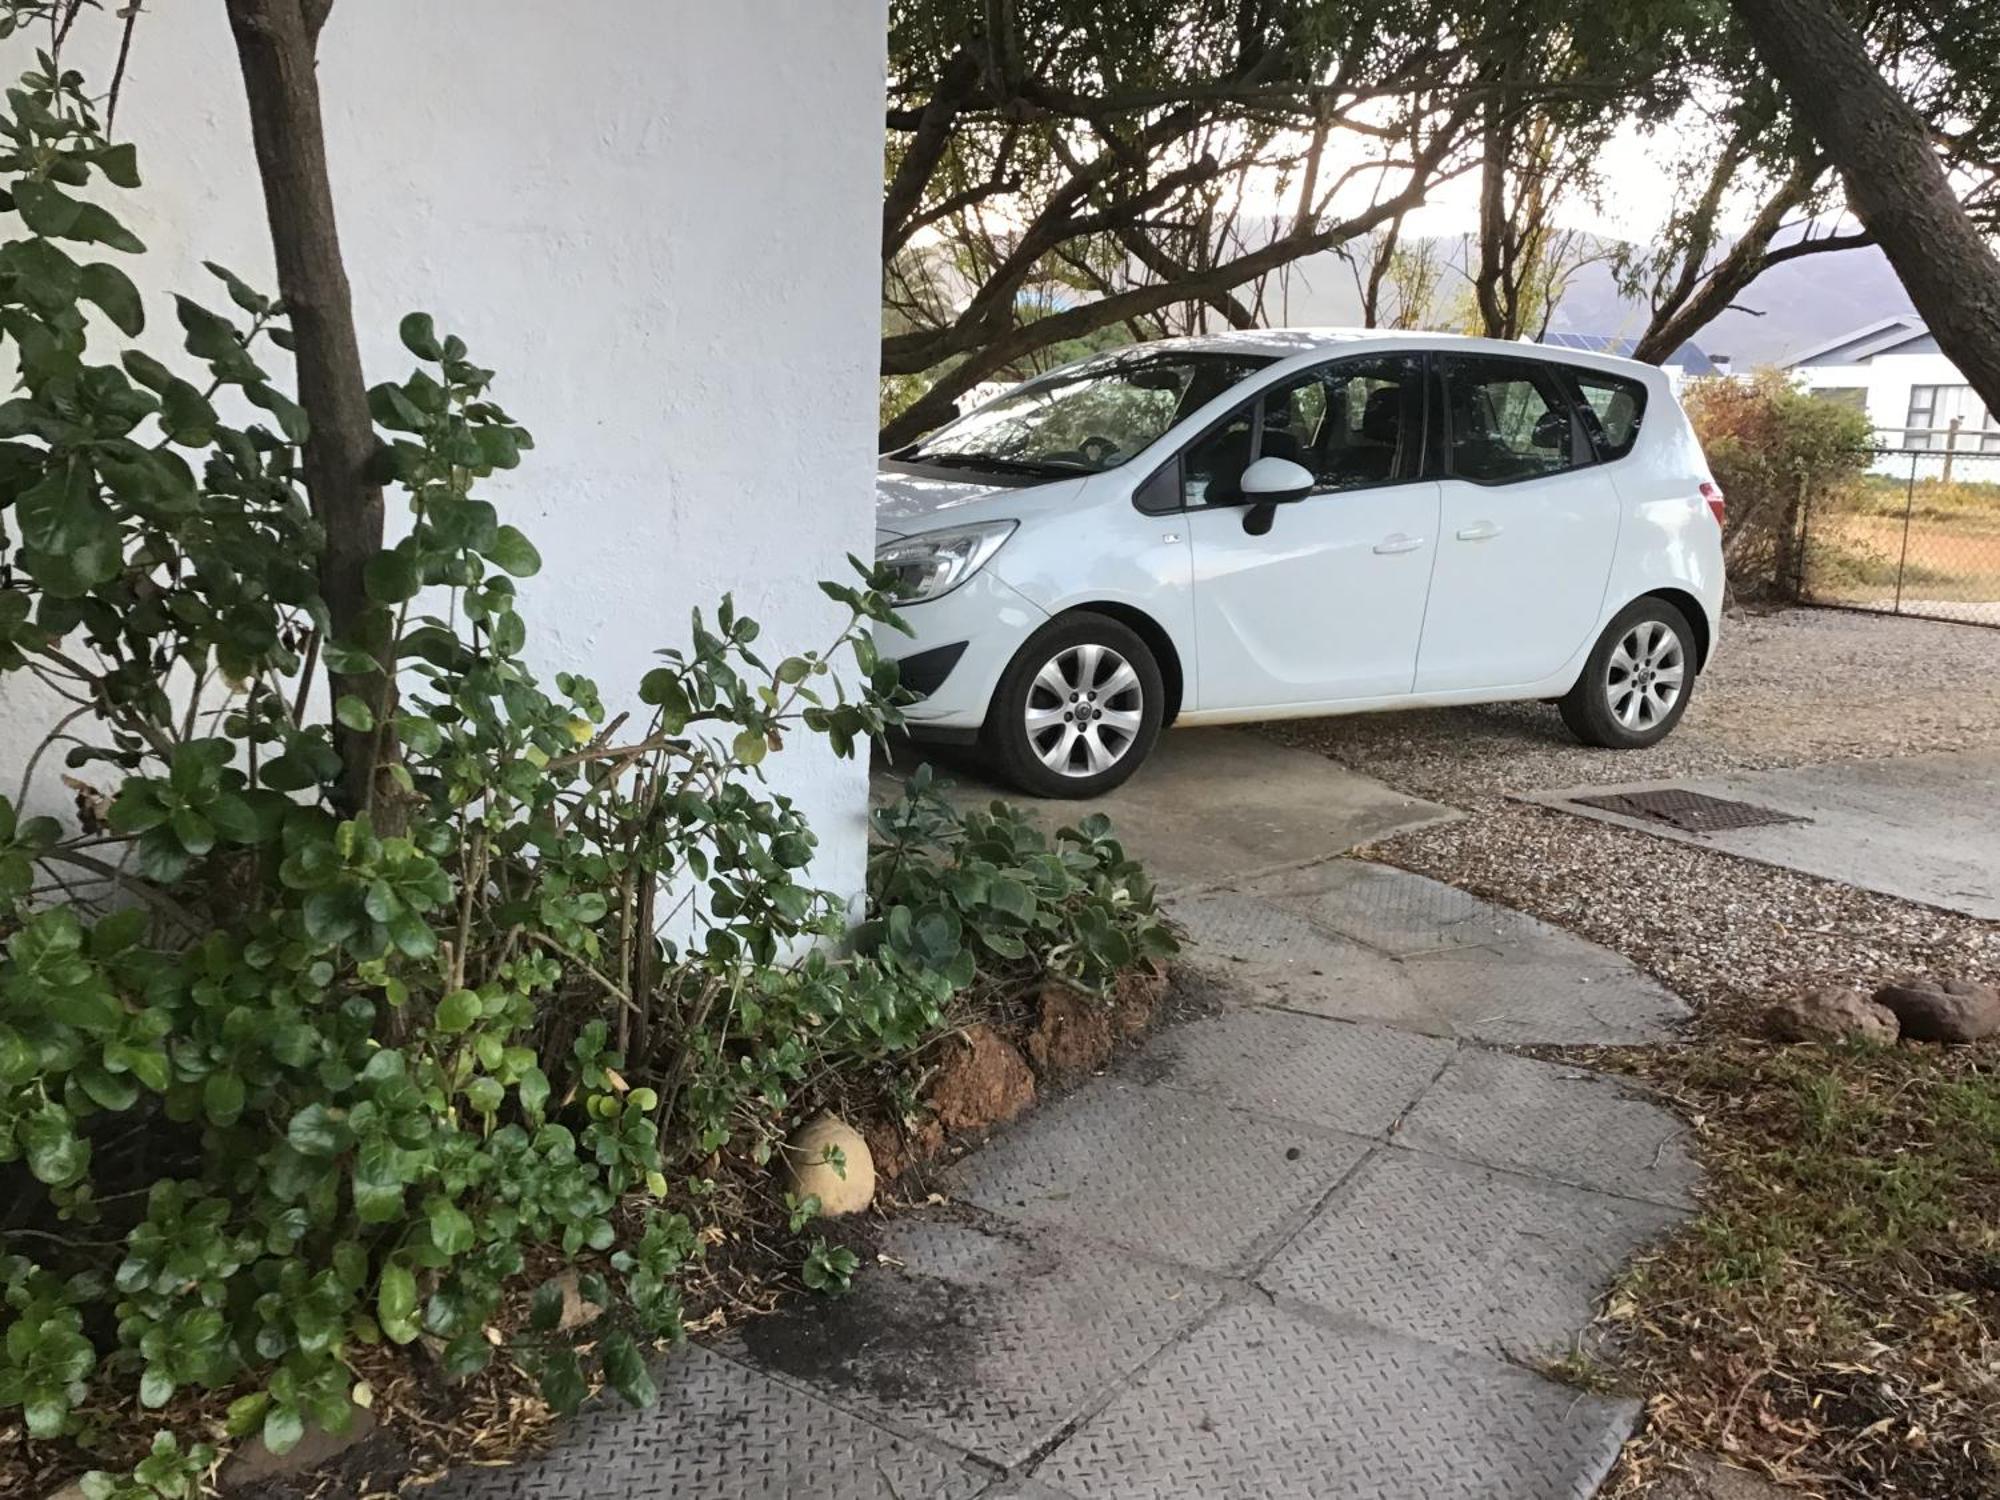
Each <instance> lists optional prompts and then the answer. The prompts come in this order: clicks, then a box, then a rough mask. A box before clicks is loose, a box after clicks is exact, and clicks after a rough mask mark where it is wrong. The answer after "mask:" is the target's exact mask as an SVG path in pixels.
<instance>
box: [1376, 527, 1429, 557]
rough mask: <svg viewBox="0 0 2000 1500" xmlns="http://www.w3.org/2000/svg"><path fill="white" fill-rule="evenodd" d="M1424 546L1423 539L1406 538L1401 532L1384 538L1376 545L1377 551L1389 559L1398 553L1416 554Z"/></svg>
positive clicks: (1417, 537)
mask: <svg viewBox="0 0 2000 1500" xmlns="http://www.w3.org/2000/svg"><path fill="white" fill-rule="evenodd" d="M1423 544H1424V539H1423V538H1422V537H1420V536H1404V535H1403V533H1402V532H1400V531H1399V532H1397V533H1396V534H1395V535H1394V536H1385V537H1383V538H1382V540H1381V541H1379V542H1377V543H1376V544H1375V550H1376V551H1377V552H1379V553H1381V554H1382V555H1383V556H1384V557H1387V556H1389V555H1390V554H1392V553H1396V552H1414V551H1416V550H1417V548H1419V547H1421V546H1423Z"/></svg>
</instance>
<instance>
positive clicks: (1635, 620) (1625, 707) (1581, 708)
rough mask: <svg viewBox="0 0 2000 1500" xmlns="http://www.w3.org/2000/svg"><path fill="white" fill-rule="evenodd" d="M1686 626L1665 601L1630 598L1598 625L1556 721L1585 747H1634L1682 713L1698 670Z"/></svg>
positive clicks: (1653, 738)
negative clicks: (1601, 630)
mask: <svg viewBox="0 0 2000 1500" xmlns="http://www.w3.org/2000/svg"><path fill="white" fill-rule="evenodd" d="M1697 670H1698V668H1697V663H1696V648H1695V637H1694V631H1693V629H1692V628H1691V627H1690V626H1689V625H1688V622H1687V616H1686V615H1684V614H1682V613H1681V612H1680V611H1679V610H1678V609H1676V608H1674V606H1673V605H1671V604H1669V603H1667V601H1666V600H1664V599H1654V598H1645V599H1635V600H1633V601H1632V602H1631V603H1630V604H1628V605H1626V606H1625V608H1623V609H1621V610H1620V611H1619V612H1618V613H1617V615H1616V616H1614V617H1613V619H1612V621H1611V623H1610V624H1609V625H1607V626H1605V627H1604V634H1603V635H1601V636H1599V637H1598V638H1597V644H1596V645H1595V646H1593V647H1591V650H1590V659H1589V660H1588V661H1586V662H1585V663H1584V666H1583V675H1582V676H1580V677H1579V678H1577V680H1576V686H1574V687H1572V688H1571V689H1570V690H1569V692H1568V693H1567V694H1566V695H1565V696H1564V698H1563V699H1562V702H1561V712H1562V718H1563V723H1565V724H1567V725H1568V726H1569V731H1570V733H1571V734H1573V735H1575V736H1576V737H1577V738H1578V739H1579V740H1581V741H1583V743H1584V744H1586V745H1597V746H1601V747H1602V748H1604V749H1606V750H1639V749H1643V748H1644V747H1645V746H1647V745H1653V744H1657V743H1659V742H1660V741H1661V740H1663V739H1665V738H1666V737H1667V735H1668V734H1669V733H1670V732H1671V731H1672V729H1673V727H1674V725H1676V724H1678V723H1679V722H1680V720H1681V715H1682V714H1684V713H1686V712H1687V706H1688V699H1689V697H1691V696H1692V695H1693V693H1694V684H1695V676H1696V672H1697Z"/></svg>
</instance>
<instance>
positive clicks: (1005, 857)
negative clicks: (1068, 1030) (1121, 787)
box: [855, 766, 1177, 990]
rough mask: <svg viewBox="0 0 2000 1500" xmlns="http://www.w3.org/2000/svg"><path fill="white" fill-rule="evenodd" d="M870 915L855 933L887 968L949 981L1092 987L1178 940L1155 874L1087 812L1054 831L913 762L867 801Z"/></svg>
mask: <svg viewBox="0 0 2000 1500" xmlns="http://www.w3.org/2000/svg"><path fill="white" fill-rule="evenodd" d="M873 829H874V842H873V844H872V846H871V848H870V851H869V857H868V896H869V910H870V912H871V916H870V917H869V919H868V920H867V921H866V922H864V923H863V924H862V925H861V927H860V929H859V931H858V932H857V934H856V939H855V945H856V947H857V948H858V949H859V950H860V951H861V952H862V953H863V954H868V955H872V956H875V957H876V958H878V959H879V960H880V961H881V962H882V964H883V965H884V967H886V968H888V969H890V970H891V971H904V970H907V969H909V968H911V967H913V966H915V967H919V968H927V969H929V970H932V971H934V972H937V973H942V974H943V975H945V976H946V977H947V978H948V979H949V980H950V981H951V982H952V984H953V985H954V986H957V987H962V986H965V985H969V984H971V983H972V982H973V979H974V976H975V975H978V974H985V975H987V976H989V977H990V978H992V979H993V980H995V981H996V982H1000V983H1003V984H1004V983H1009V982H1011V981H1012V980H1013V979H1016V978H1018V977H1022V976H1024V975H1025V976H1026V977H1031V978H1039V977H1041V976H1043V975H1047V976H1049V977H1053V978H1058V979H1062V980H1064V981H1066V982H1068V983H1070V984H1073V985H1075V986H1077V987H1078V988H1081V989H1086V990H1102V989H1103V988H1105V987H1106V986H1107V985H1108V984H1109V983H1110V981H1111V980H1113V979H1114V978H1116V977H1117V975H1118V974H1119V973H1120V971H1122V970H1124V969H1127V968H1130V967H1131V966H1132V965H1133V964H1135V963H1138V962H1140V961H1142V960H1148V959H1161V958H1166V957H1169V956H1170V955H1172V954H1173V953H1174V952H1176V951H1177V948H1176V944H1175V941H1174V936H1173V933H1172V930H1171V929H1170V928H1169V927H1168V926H1167V924H1166V922H1165V920H1164V919H1163V918H1162V917H1161V916H1160V913H1159V908H1158V906H1157V904H1156V903H1155V900H1154V894H1153V883H1152V881H1151V879H1150V878H1148V876H1147V875H1146V872H1145V871H1144V870H1143V869H1141V868H1140V867H1139V865H1138V864H1137V863H1136V862H1135V861H1133V860H1132V859H1130V858H1129V857H1128V856H1127V855H1126V853H1125V850H1124V847H1123V846H1122V845H1121V844H1120V843H1119V842H1118V841H1117V840H1116V839H1114V838H1113V837H1112V836H1111V820H1110V819H1108V818H1106V817H1105V816H1104V815H1103V814H1102V813H1092V814H1090V815H1089V816H1088V817H1086V818H1084V819H1083V820H1082V821H1081V822H1080V823H1079V824H1078V825H1077V826H1076V827H1074V828H1063V829H1061V830H1059V831H1058V832H1057V834H1056V836H1055V839H1054V840H1053V842H1051V840H1050V839H1049V838H1048V837H1047V836H1046V835H1045V834H1044V833H1043V832H1042V831H1041V829H1039V828H1038V827H1037V826H1036V825H1035V824H1034V823H1033V822H1032V821H1031V820H1030V819H1029V818H1028V817H1027V816H1026V815H1025V814H1024V813H1023V812H1022V811H1021V810H1020V809H1019V808H1016V807H1012V806H1009V805H1008V804H1007V803H1004V802H995V803H993V804H992V805H991V806H990V807H988V808H987V809H986V810H985V811H973V812H960V811H959V810H958V808H956V807H955V806H954V805H953V804H952V803H951V802H949V801H948V800H947V799H946V798H945V797H944V796H943V794H942V793H941V792H940V790H939V789H938V787H937V785H936V784H935V783H934V781H933V780H932V777H931V771H930V768H929V767H928V766H922V767H919V768H918V769H917V771H916V773H915V774H914V775H913V776H911V778H910V780H909V782H908V783H907V785H906V787H905V790H904V795H903V797H902V799H901V800H899V801H898V802H896V803H894V804H892V805H890V806H888V807H884V808H879V809H877V810H876V812H875V814H874V818H873Z"/></svg>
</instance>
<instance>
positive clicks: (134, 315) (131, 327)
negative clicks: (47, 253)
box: [78, 261, 146, 335]
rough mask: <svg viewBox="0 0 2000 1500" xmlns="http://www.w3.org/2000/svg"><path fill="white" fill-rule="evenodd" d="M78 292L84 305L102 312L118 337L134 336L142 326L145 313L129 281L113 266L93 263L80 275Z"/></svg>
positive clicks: (143, 326)
mask: <svg viewBox="0 0 2000 1500" xmlns="http://www.w3.org/2000/svg"><path fill="white" fill-rule="evenodd" d="M78 290H79V292H80V293H81V294H82V296H83V297H84V299H85V300H86V301H90V302H95V303H96V304H97V305H98V306H99V307H101V308H102V309H104V315H105V316H106V317H107V318H109V319H110V320H111V321H112V323H113V324H115V325H116V326H117V329H118V331H119V332H120V333H123V334H128V335H137V334H138V333H139V332H140V331H142V330H143V329H144V328H145V326H146V310H145V307H144V306H143V305H142V304H141V303H140V300H139V289H138V288H137V287H136V286H134V285H133V284H132V278H131V277H129V276H127V275H126V274H125V273H124V272H123V271H121V270H119V269H118V268H117V267H116V266H113V265H109V264H106V263H105V262H103V261H94V262H92V263H91V264H90V265H87V266H85V267H84V268H83V270H82V272H81V273H80V280H79V285H78Z"/></svg>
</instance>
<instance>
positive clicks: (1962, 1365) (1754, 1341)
mask: <svg viewBox="0 0 2000 1500" xmlns="http://www.w3.org/2000/svg"><path fill="white" fill-rule="evenodd" d="M1570 1055H1571V1056H1577V1055H1578V1054H1575V1053H1572V1054H1570ZM1579 1060H1588V1061H1589V1062H1590V1063H1591V1064H1592V1065H1593V1066H1596V1067H1600V1068H1605V1069H1608V1070H1610V1071H1614V1072H1620V1073H1626V1074H1629V1075H1633V1076H1636V1077H1639V1078H1643V1079H1644V1080H1645V1081H1646V1082H1647V1083H1649V1084H1650V1085H1652V1086H1653V1087H1654V1088H1655V1089H1657V1090H1659V1091H1660V1093H1661V1094H1662V1095H1663V1096H1665V1097H1666V1098H1667V1099H1669V1100H1670V1101H1672V1102H1673V1104H1674V1105H1675V1106H1676V1107H1677V1108H1678V1109H1679V1110H1680V1111H1681V1113H1682V1114H1683V1115H1684V1116H1685V1117H1686V1118H1687V1119H1688V1120H1689V1121H1690V1122H1691V1123H1692V1125H1693V1126H1694V1128H1695V1130H1696V1132H1697V1135H1698V1139H1699V1142H1700V1147H1701V1156H1702V1160H1703V1164H1704V1166H1705V1167H1706V1169H1707V1171H1708V1177H1709V1181H1708V1187H1707V1190H1706V1192H1705V1194H1704V1197H1703V1208H1702V1211H1701V1213H1700V1215H1699V1216H1698V1217H1697V1218H1696V1219H1695V1220H1694V1221H1693V1222H1692V1224H1691V1225H1689V1226H1688V1227H1687V1228H1686V1229H1685V1230H1684V1231H1683V1232H1681V1233H1680V1234H1678V1235H1677V1236H1675V1237H1674V1238H1673V1239H1672V1240H1671V1241H1669V1242H1668V1243H1667V1244H1666V1245H1665V1246H1663V1247H1662V1248H1661V1249H1659V1250H1658V1251H1656V1252H1654V1253H1653V1254H1650V1255H1648V1256H1646V1257H1645V1258H1643V1259H1641V1260H1640V1261H1639V1262H1637V1263H1636V1264H1635V1265H1634V1266H1633V1267H1631V1268H1630V1269H1629V1270H1628V1271H1627V1273H1626V1274H1625V1276H1624V1278H1623V1279H1622V1281H1621V1282H1620V1284H1619V1286H1618V1287H1617V1289H1616V1290H1615V1291H1614V1292H1613V1294H1612V1296H1611V1298H1610V1299H1609V1302H1608V1303H1607V1307H1606V1312H1605V1324H1606V1326H1607V1328H1608V1329H1609V1330H1610V1331H1611V1332H1612V1333H1613V1334H1614V1335H1616V1336H1617V1337H1616V1344H1615V1347H1616V1354H1615V1356H1613V1361H1612V1365H1611V1374H1612V1377H1613V1378H1615V1379H1616V1380H1618V1381H1619V1382H1621V1383H1622V1384H1625V1385H1626V1386H1627V1388H1629V1389H1634V1390H1636V1391H1637V1392H1638V1393H1639V1394H1642V1395H1643V1396H1644V1397H1645V1399H1646V1403H1647V1413H1648V1421H1647V1423H1646V1426H1645V1430H1644V1431H1643V1433H1642V1434H1641V1435H1640V1437H1639V1438H1638V1439H1637V1440H1636V1441H1635V1442H1634V1443H1633V1444H1632V1445H1631V1446H1630V1447H1628V1449H1627V1451H1626V1453H1625V1455H1624V1458H1623V1460H1622V1462H1621V1464H1620V1468H1619V1471H1618V1473H1617V1474H1616V1475H1614V1477H1613V1481H1612V1483H1611V1484H1610V1485H1609V1486H1608V1487H1607V1488H1606V1490H1605V1494H1606V1495H1608V1496H1628V1495H1638V1494H1643V1493H1645V1492H1646V1490H1647V1488H1648V1486H1649V1484H1650V1483H1651V1482H1652V1481H1653V1480H1654V1479H1655V1478H1656V1477H1657V1476H1658V1475H1660V1474H1661V1473H1663V1472H1664V1471H1665V1470H1667V1469H1668V1468H1670V1467H1672V1465H1673V1460H1674V1457H1675V1455H1676V1453H1677V1452H1678V1451H1680V1450H1683V1449H1698V1450H1704V1451H1708V1452H1712V1453H1716V1454H1719V1455H1722V1456H1724V1457H1726V1458H1727V1459H1729V1460H1730V1461H1731V1462H1732V1463H1734V1464H1737V1465H1739V1466H1742V1467H1745V1468H1750V1469H1753V1470H1756V1471H1758V1472H1761V1473H1763V1474H1765V1475H1767V1476H1768V1477H1770V1478H1772V1479H1774V1480H1777V1481H1780V1482H1782V1483H1785V1484H1787V1485H1791V1486H1796V1487H1798V1488H1800V1489H1803V1490H1806V1491H1808V1492H1810V1493H1817V1494H1824V1495H1842V1496H1849V1495H1851V1496H1870V1497H1890V1496H1909V1497H1913V1500H1916V1497H1922V1500H1960V1497H1963V1500H1972V1497H1988V1500H1990V1497H1992V1496H1994V1495H1996V1494H2000V1056H1996V1054H1995V1052H1994V1051H1993V1050H1992V1049H1990V1048H1966V1049H1960V1050H1957V1051H1952V1052H1940V1051H1938V1050H1936V1049H1924V1048H1919V1047H1916V1046H1913V1045H1907V1044H1906V1045H1902V1046H1895V1047H1870V1046H1866V1045H1864V1044H1856V1045H1853V1046H1850V1047H1833V1048H1823V1047H1796V1048H1779V1047H1772V1046H1769V1045H1767V1044H1763V1043H1760V1042H1755V1041H1749V1040H1744V1039H1740V1038H1732V1037H1728V1036H1717V1037H1712V1038H1706V1039H1704V1040H1703V1041H1702V1042H1701V1043H1699V1044H1698V1045H1695V1046H1692V1047H1688V1048H1675V1049H1653V1050H1646V1049H1623V1050H1619V1051H1615V1052H1599V1053H1595V1054H1592V1055H1589V1056H1588V1057H1587V1059H1579Z"/></svg>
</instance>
